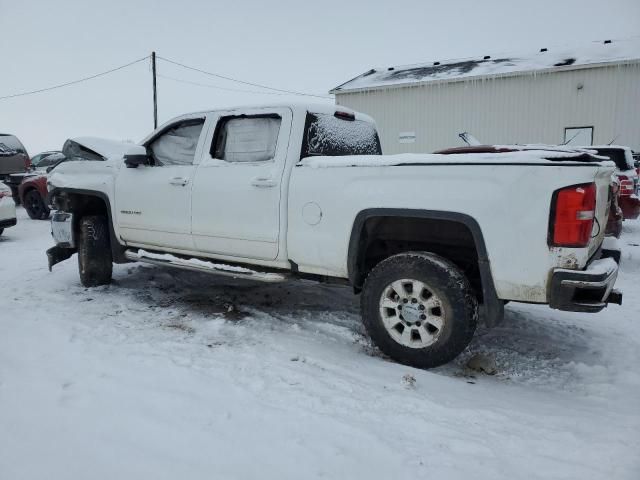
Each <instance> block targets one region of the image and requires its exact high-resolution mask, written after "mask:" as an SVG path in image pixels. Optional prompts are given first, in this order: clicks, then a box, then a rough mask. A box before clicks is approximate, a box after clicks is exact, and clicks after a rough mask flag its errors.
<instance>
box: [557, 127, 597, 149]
mask: <svg viewBox="0 0 640 480" xmlns="http://www.w3.org/2000/svg"><path fill="white" fill-rule="evenodd" d="M564 145H583V146H587V145H593V127H566V128H565V129H564Z"/></svg>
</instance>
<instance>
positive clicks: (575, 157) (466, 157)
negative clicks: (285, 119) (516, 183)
mask: <svg viewBox="0 0 640 480" xmlns="http://www.w3.org/2000/svg"><path fill="white" fill-rule="evenodd" d="M584 155H585V152H576V151H555V150H524V151H519V152H508V153H461V154H450V155H443V154H438V153H401V154H398V155H350V156H341V157H328V156H318V157H306V158H303V159H302V160H301V161H300V163H299V164H298V165H301V166H305V167H311V168H330V167H388V166H395V165H448V164H468V163H478V164H480V165H481V164H483V163H504V164H514V163H515V164H518V163H523V164H531V163H533V164H541V165H544V164H549V163H556V164H558V165H560V164H562V165H566V164H581V163H586V162H585V161H584V160H583V158H584ZM597 160H598V157H595V158H594V162H593V163H594V165H597V166H600V165H608V164H610V163H611V164H612V162H606V161H602V162H600V161H597ZM559 162H562V163H559ZM612 165H613V164H612Z"/></svg>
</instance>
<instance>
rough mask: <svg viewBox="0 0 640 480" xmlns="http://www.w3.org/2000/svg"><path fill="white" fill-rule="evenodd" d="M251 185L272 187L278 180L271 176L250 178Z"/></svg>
mask: <svg viewBox="0 0 640 480" xmlns="http://www.w3.org/2000/svg"><path fill="white" fill-rule="evenodd" d="M251 185H253V186H254V187H258V188H272V187H275V186H276V185H278V182H276V181H275V180H274V179H273V178H268V177H256V178H254V179H253V180H251Z"/></svg>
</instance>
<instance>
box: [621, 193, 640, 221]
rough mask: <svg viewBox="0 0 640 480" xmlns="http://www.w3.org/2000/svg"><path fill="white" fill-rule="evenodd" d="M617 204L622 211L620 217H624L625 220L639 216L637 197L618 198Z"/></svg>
mask: <svg viewBox="0 0 640 480" xmlns="http://www.w3.org/2000/svg"><path fill="white" fill-rule="evenodd" d="M618 204H619V205H620V208H621V209H622V215H624V219H625V220H627V219H630V220H633V219H635V218H638V217H639V216H640V198H638V196H637V195H624V196H621V197H618Z"/></svg>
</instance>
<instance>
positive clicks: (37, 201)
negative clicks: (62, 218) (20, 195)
mask: <svg viewBox="0 0 640 480" xmlns="http://www.w3.org/2000/svg"><path fill="white" fill-rule="evenodd" d="M24 208H25V210H26V211H27V214H28V215H29V218H31V219H33V220H46V219H47V218H49V207H47V205H46V204H45V203H44V201H43V200H42V197H41V196H40V193H39V192H38V191H37V190H29V191H28V192H27V194H26V195H25V196H24Z"/></svg>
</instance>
